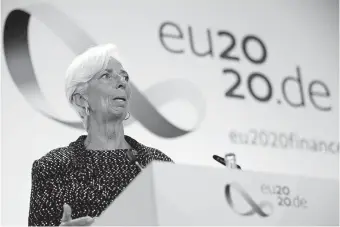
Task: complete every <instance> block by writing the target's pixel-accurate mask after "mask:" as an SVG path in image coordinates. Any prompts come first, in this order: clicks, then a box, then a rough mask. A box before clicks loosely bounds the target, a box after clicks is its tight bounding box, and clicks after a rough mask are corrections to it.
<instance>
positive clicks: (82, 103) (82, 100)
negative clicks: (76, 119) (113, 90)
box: [73, 93, 90, 112]
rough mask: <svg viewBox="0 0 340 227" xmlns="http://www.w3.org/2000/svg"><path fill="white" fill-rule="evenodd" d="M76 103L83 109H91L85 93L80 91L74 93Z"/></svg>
mask: <svg viewBox="0 0 340 227" xmlns="http://www.w3.org/2000/svg"><path fill="white" fill-rule="evenodd" d="M73 99H74V103H75V104H76V105H77V106H78V107H79V108H81V109H83V110H84V112H85V111H86V109H89V107H90V106H89V103H88V101H87V98H86V97H85V96H84V95H81V94H79V93H76V94H74V96H73Z"/></svg>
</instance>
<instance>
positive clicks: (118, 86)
mask: <svg viewBox="0 0 340 227" xmlns="http://www.w3.org/2000/svg"><path fill="white" fill-rule="evenodd" d="M117 59H118V57H117V55H116V48H115V46H114V45H111V44H107V45H101V46H97V47H93V48H90V49H88V50H87V51H85V52H84V53H83V54H81V55H79V56H77V57H76V58H75V59H74V61H73V62H72V64H71V65H70V66H69V68H68V70H67V73H66V94H67V98H68V100H69V102H70V103H71V105H72V106H73V107H74V109H75V110H76V111H77V113H78V114H79V116H80V117H81V119H82V121H83V123H84V128H85V129H86V131H87V135H82V136H80V137H79V138H78V139H77V140H76V141H74V142H72V143H70V144H69V146H67V147H60V148H57V149H54V150H52V151H50V152H49V153H48V154H46V155H45V156H43V157H42V158H40V159H39V160H36V161H34V163H33V167H32V189H31V198H30V210H29V220H28V223H29V225H30V226H36V225H38V226H43V225H49V226H53V225H91V224H92V223H93V221H94V217H97V216H99V215H100V214H101V212H102V211H104V210H105V208H107V207H108V206H109V205H110V204H111V202H112V201H113V200H114V199H115V198H116V197H117V196H118V195H119V194H120V193H121V192H122V191H123V190H124V189H125V188H126V187H127V186H128V184H129V183H130V182H131V181H132V180H133V179H134V178H135V177H136V176H137V174H138V173H139V172H140V171H141V169H140V167H142V168H144V167H145V166H146V165H148V164H149V163H150V162H151V161H152V160H160V161H167V162H172V160H171V159H170V158H169V157H167V156H166V155H165V154H163V153H162V152H160V151H159V150H157V149H154V148H151V147H147V146H145V145H143V144H141V143H139V142H137V141H136V140H135V139H133V138H131V137H129V136H127V135H124V127H123V121H124V119H126V118H127V117H128V115H129V114H128V110H127V108H128V103H129V100H130V98H131V89H130V86H129V76H128V74H127V72H126V71H125V70H124V68H123V66H122V65H121V63H120V62H119V61H118V60H117ZM132 151H133V152H132ZM131 153H133V154H134V156H133V157H136V158H137V160H138V163H139V164H140V166H139V165H137V164H138V163H137V164H136V163H133V162H131V161H129V160H130V159H129V157H131V156H128V155H127V154H131Z"/></svg>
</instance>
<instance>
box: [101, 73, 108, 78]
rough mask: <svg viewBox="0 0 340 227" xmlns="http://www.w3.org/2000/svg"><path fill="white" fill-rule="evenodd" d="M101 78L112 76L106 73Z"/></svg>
mask: <svg viewBox="0 0 340 227" xmlns="http://www.w3.org/2000/svg"><path fill="white" fill-rule="evenodd" d="M101 78H103V79H109V78H110V75H109V74H108V73H105V74H103V75H102V76H101Z"/></svg>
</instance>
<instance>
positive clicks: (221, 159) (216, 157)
mask: <svg viewBox="0 0 340 227" xmlns="http://www.w3.org/2000/svg"><path fill="white" fill-rule="evenodd" d="M213 159H215V161H217V162H219V163H220V164H222V165H224V166H227V165H226V162H225V159H224V158H222V157H221V156H218V155H213ZM236 168H237V169H241V166H239V165H237V164H236Z"/></svg>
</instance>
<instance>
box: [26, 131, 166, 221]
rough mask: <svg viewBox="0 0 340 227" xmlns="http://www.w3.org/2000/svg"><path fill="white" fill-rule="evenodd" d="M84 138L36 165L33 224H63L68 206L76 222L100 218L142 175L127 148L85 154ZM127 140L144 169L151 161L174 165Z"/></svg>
mask: <svg viewBox="0 0 340 227" xmlns="http://www.w3.org/2000/svg"><path fill="white" fill-rule="evenodd" d="M85 139H86V136H85V135H83V136H80V137H79V138H78V139H77V140H76V141H75V142H72V143H70V145H69V146H68V147H61V148H57V149H54V150H52V151H50V152H49V153H47V154H46V155H45V156H43V157H42V158H40V159H38V160H35V161H34V163H33V166H32V189H31V197H30V209H29V217H28V225H29V226H45V225H48V226H58V225H60V220H61V218H62V213H63V205H64V204H65V203H67V204H68V205H70V207H71V209H72V219H76V218H79V217H84V216H91V217H96V216H99V215H100V214H101V213H102V211H104V210H105V209H106V208H107V207H108V206H109V205H110V204H111V202H112V201H113V200H114V199H115V198H116V197H117V196H118V195H119V194H120V193H121V192H122V191H123V190H124V189H125V188H126V186H128V184H129V183H130V182H131V181H132V180H133V179H134V178H135V177H136V176H137V174H138V173H140V169H139V167H138V166H137V165H136V164H134V163H131V162H130V161H129V159H128V158H127V155H126V151H127V150H128V149H116V150H107V151H102V150H87V149H86V148H85V146H84V141H85ZM125 140H126V141H127V142H128V143H129V144H130V146H131V147H132V148H133V150H134V151H135V155H136V157H137V161H138V162H139V163H140V165H141V166H142V167H143V168H144V167H145V166H146V165H148V164H149V163H150V162H151V161H152V160H159V161H167V162H172V160H171V159H170V158H169V157H167V156H166V155H165V154H163V153H162V152H160V151H159V150H157V149H154V148H151V147H147V146H144V145H143V144H140V143H138V142H137V141H136V140H134V139H132V138H131V137H129V136H125Z"/></svg>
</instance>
